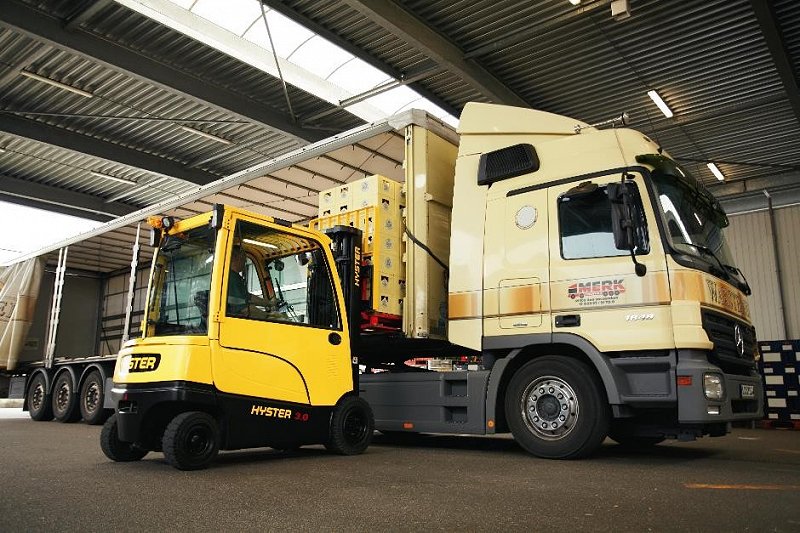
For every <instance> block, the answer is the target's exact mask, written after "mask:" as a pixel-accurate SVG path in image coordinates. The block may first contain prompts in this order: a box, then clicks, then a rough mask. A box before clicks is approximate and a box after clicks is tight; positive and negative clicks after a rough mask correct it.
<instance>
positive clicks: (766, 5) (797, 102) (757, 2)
mask: <svg viewBox="0 0 800 533" xmlns="http://www.w3.org/2000/svg"><path fill="white" fill-rule="evenodd" d="M750 4H751V5H752V6H753V11H754V12H755V14H756V20H758V25H759V26H760V27H761V33H762V34H763V35H764V41H766V44H767V48H768V49H769V52H770V54H771V55H772V61H773V62H774V63H775V68H776V69H777V71H778V75H779V76H780V78H781V81H782V82H783V88H784V89H785V91H786V96H787V98H788V99H789V103H790V104H791V106H792V110H794V116H795V118H796V119H797V121H798V122H800V84H798V82H797V77H796V76H795V74H794V69H793V68H792V62H791V60H790V59H789V55H788V54H787V52H786V43H785V42H784V40H783V34H782V33H781V30H780V26H779V25H778V19H777V16H776V15H775V8H774V7H773V6H772V2H766V1H765V0H750Z"/></svg>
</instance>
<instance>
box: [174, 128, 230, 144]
mask: <svg viewBox="0 0 800 533" xmlns="http://www.w3.org/2000/svg"><path fill="white" fill-rule="evenodd" d="M180 128H181V129H182V130H183V131H187V132H189V133H194V134H195V135H199V136H200V137H205V138H206V139H210V140H212V141H216V142H218V143H222V144H233V142H231V141H229V140H228V139H223V138H222V137H217V136H216V135H211V134H210V133H206V132H204V131H200V130H196V129H194V128H190V127H189V126H180Z"/></svg>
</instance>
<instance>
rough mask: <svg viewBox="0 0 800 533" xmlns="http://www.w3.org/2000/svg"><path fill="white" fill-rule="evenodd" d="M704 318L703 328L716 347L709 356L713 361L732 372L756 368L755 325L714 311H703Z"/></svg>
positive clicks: (745, 372) (737, 372)
mask: <svg viewBox="0 0 800 533" xmlns="http://www.w3.org/2000/svg"><path fill="white" fill-rule="evenodd" d="M702 319H703V329H705V330H706V334H707V335H708V338H709V339H710V340H711V342H713V343H714V349H713V350H712V352H711V356H710V357H709V360H710V361H711V362H712V363H715V364H716V365H718V366H719V367H720V368H722V370H723V371H725V372H728V373H732V374H747V373H749V371H750V370H751V369H753V368H755V365H756V362H755V358H754V353H755V350H756V330H755V328H754V327H752V326H748V325H747V324H745V323H744V322H741V321H739V320H733V319H731V318H728V317H726V316H724V315H722V314H720V313H715V312H713V311H703V312H702ZM737 326H738V330H739V336H738V337H737V333H736V329H737ZM737 341H738V343H737Z"/></svg>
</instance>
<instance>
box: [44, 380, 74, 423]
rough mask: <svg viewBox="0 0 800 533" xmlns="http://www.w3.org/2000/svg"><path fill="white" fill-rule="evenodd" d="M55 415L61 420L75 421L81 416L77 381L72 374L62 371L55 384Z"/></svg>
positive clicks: (53, 398) (53, 395)
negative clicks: (76, 391)
mask: <svg viewBox="0 0 800 533" xmlns="http://www.w3.org/2000/svg"><path fill="white" fill-rule="evenodd" d="M51 396H52V400H53V416H54V417H55V419H56V420H58V421H59V422H75V421H76V420H78V419H79V418H80V416H81V413H80V410H79V409H78V395H77V394H75V382H74V381H73V379H72V374H70V373H69V372H62V373H61V374H59V376H58V379H56V383H55V385H53V393H52V395H51Z"/></svg>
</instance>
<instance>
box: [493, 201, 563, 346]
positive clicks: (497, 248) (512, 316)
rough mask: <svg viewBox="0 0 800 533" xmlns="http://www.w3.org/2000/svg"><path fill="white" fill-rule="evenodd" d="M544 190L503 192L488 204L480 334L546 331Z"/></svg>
mask: <svg viewBox="0 0 800 533" xmlns="http://www.w3.org/2000/svg"><path fill="white" fill-rule="evenodd" d="M547 228H548V219H547V191H546V190H537V191H529V192H525V193H523V194H516V195H512V196H506V195H505V194H503V195H502V196H500V197H498V198H496V199H492V200H490V201H489V202H488V204H487V213H486V229H485V240H484V254H485V262H484V265H485V266H484V291H483V305H484V310H485V319H484V335H485V336H486V337H497V336H504V335H521V334H527V335H530V334H540V333H544V334H549V333H550V329H551V328H550V314H549V310H550V298H549V296H550V293H549V291H547V285H548V282H549V280H550V276H549V247H548V242H547V240H548V230H547Z"/></svg>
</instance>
